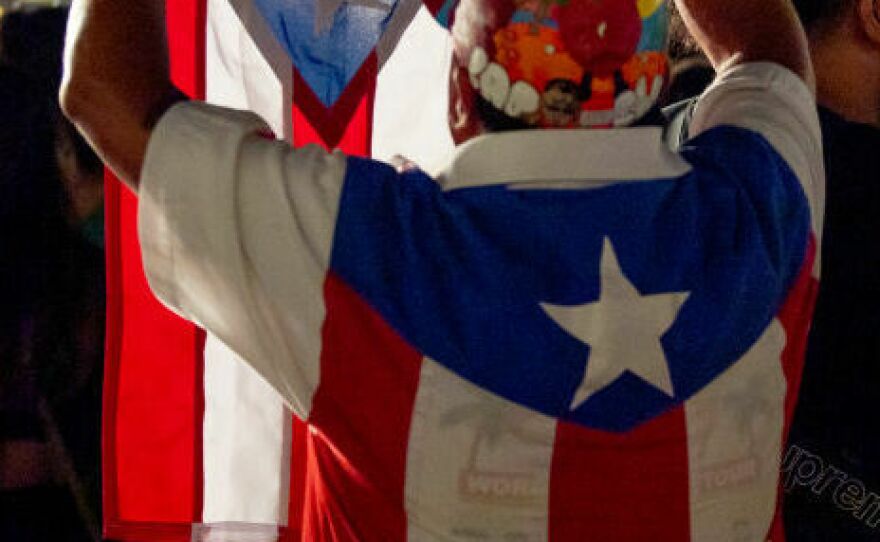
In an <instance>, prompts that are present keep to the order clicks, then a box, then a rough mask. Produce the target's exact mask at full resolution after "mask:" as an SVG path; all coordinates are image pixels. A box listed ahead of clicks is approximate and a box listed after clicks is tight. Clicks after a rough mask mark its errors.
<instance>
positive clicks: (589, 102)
mask: <svg viewBox="0 0 880 542" xmlns="http://www.w3.org/2000/svg"><path fill="white" fill-rule="evenodd" d="M435 11H436V13H435V15H436V17H437V19H438V21H439V22H440V23H441V24H443V25H444V26H447V27H448V28H449V29H450V32H451V34H452V37H453V43H454V50H453V58H452V70H451V74H450V111H449V115H450V127H451V129H452V133H453V137H454V139H455V140H456V141H457V142H461V141H464V140H466V139H468V138H470V137H473V136H475V135H478V134H480V133H482V132H486V131H500V130H511V129H529V128H608V127H621V126H630V125H633V124H637V123H638V122H639V121H641V120H642V119H643V118H645V117H646V114H648V113H649V112H651V111H653V108H654V106H655V104H656V102H657V99H658V97H659V95H660V93H661V91H662V90H663V89H664V87H665V84H666V82H667V80H668V70H669V68H668V61H667V57H666V34H667V12H666V1H665V0H447V1H446V3H445V4H443V5H442V6H439V9H437V10H435Z"/></svg>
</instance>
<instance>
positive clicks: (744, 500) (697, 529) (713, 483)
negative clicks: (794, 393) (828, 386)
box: [685, 320, 786, 542]
mask: <svg viewBox="0 0 880 542" xmlns="http://www.w3.org/2000/svg"><path fill="white" fill-rule="evenodd" d="M784 346H785V331H784V330H783V329H782V326H781V325H780V323H779V321H778V320H773V322H772V323H771V324H770V326H769V327H768V328H767V330H766V331H765V332H764V335H763V336H762V337H761V338H760V340H758V342H757V343H755V345H754V346H752V348H751V350H749V352H747V353H746V354H745V356H743V357H742V358H741V359H740V360H739V361H738V362H736V364H734V365H733V367H731V368H730V369H728V370H727V372H725V373H724V374H722V375H721V377H719V378H718V379H717V380H715V381H714V382H713V383H712V384H710V385H709V386H707V387H706V388H705V389H703V390H702V391H701V392H699V393H698V394H696V395H695V396H694V397H692V398H691V399H690V400H689V401H687V403H686V404H685V413H686V416H687V430H688V466H689V471H690V496H691V497H690V499H691V505H690V507H691V540H692V541H693V542H726V541H731V542H734V541H737V540H764V538H765V537H766V536H767V531H768V530H769V528H770V524H771V523H772V521H773V516H774V513H775V511H776V495H777V483H776V481H777V480H778V477H779V467H780V461H781V455H780V454H781V453H782V428H783V420H784V415H785V387H786V383H785V382H786V381H785V375H784V374H783V371H782V363H781V362H780V361H777V362H776V363H773V362H772V361H771V360H780V358H781V356H782V349H783V347H784ZM768 362H769V363H768Z"/></svg>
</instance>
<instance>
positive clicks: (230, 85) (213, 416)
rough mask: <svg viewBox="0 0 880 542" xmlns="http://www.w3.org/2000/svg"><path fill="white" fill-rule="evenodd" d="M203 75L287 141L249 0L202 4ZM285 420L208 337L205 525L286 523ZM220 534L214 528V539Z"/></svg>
mask: <svg viewBox="0 0 880 542" xmlns="http://www.w3.org/2000/svg"><path fill="white" fill-rule="evenodd" d="M206 71H207V73H206V94H207V101H208V102H210V103H214V104H218V105H224V106H229V107H235V108H238V109H248V110H251V111H254V112H256V113H257V114H259V115H260V116H261V117H263V119H264V120H266V122H267V123H268V124H269V125H270V126H271V127H272V129H273V130H274V131H275V133H276V135H278V136H281V137H284V138H286V139H290V138H291V136H292V129H291V109H290V108H291V101H292V71H291V65H290V60H289V59H288V57H287V54H286V52H285V51H284V49H283V48H282V47H281V45H280V44H279V43H278V42H277V41H276V40H275V38H274V37H273V36H272V34H271V32H270V31H269V28H268V26H267V25H266V24H265V22H264V20H263V18H262V17H261V15H260V14H259V13H258V12H257V11H256V9H255V7H254V5H253V3H252V2H250V1H247V0H232V1H230V0H208V32H207V44H206ZM290 420H291V414H290V411H289V410H288V409H287V408H286V407H285V406H284V403H283V401H282V399H281V397H280V396H279V395H278V394H277V393H276V392H275V391H274V390H273V389H272V388H271V387H270V386H269V385H268V384H267V383H266V382H265V381H264V380H263V379H262V378H261V377H260V376H259V375H257V373H256V372H255V371H254V370H253V369H252V368H251V367H250V366H249V365H247V364H246V363H244V362H242V361H241V360H240V359H238V357H237V356H236V355H235V354H233V353H232V352H231V351H230V350H229V349H228V348H226V347H225V345H223V344H222V343H221V342H220V341H218V340H217V339H215V338H214V337H210V336H209V337H208V340H207V344H206V347H205V421H204V427H203V431H204V433H203V434H204V508H203V521H204V522H205V523H216V522H244V523H262V524H270V525H276V524H281V525H284V524H286V522H287V503H288V495H289V487H288V485H289V480H290V476H289V472H290V423H291V422H290ZM225 531H226V529H223V528H221V527H215V529H214V537H216V536H218V533H222V532H225ZM203 534H207V533H203ZM238 534H240V533H238ZM207 539H212V537H209V538H207Z"/></svg>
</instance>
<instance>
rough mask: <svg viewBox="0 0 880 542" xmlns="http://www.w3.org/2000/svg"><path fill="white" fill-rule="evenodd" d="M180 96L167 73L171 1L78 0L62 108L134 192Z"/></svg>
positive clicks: (69, 39) (70, 31) (73, 11)
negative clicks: (151, 145) (157, 130)
mask: <svg viewBox="0 0 880 542" xmlns="http://www.w3.org/2000/svg"><path fill="white" fill-rule="evenodd" d="M179 97H180V94H179V93H178V92H177V91H176V90H175V89H174V87H173V85H172V84H171V80H170V77H169V73H168V51H167V46H166V37H165V1H164V0H138V1H136V2H122V1H119V0H74V2H73V4H72V5H71V10H70V22H69V23H68V29H67V44H66V47H65V53H64V79H63V82H62V85H61V95H60V99H61V107H62V108H63V110H64V112H65V114H66V115H67V116H68V118H70V120H71V121H72V122H73V123H74V124H75V125H76V126H77V128H79V130H80V131H81V132H82V133H83V135H84V136H85V137H86V139H87V140H88V141H89V142H90V143H91V144H92V146H93V147H94V148H95V149H96V150H97V152H98V154H99V155H100V156H101V158H102V159H103V160H104V162H105V163H107V164H108V165H109V166H110V169H112V170H113V171H114V172H115V173H116V174H117V175H118V176H119V178H120V179H122V180H123V181H124V182H125V183H126V184H127V185H128V186H129V187H130V188H131V189H132V190H134V191H137V186H138V181H139V179H138V178H139V176H140V170H141V166H142V164H143V160H144V153H145V151H146V147H147V142H148V140H149V137H150V132H151V130H152V127H153V125H154V124H155V122H156V120H158V118H159V117H160V116H161V114H162V113H163V112H164V111H165V109H167V107H168V106H169V105H170V104H171V103H173V102H174V101H176V100H178V99H179Z"/></svg>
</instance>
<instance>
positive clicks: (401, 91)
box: [103, 0, 452, 542]
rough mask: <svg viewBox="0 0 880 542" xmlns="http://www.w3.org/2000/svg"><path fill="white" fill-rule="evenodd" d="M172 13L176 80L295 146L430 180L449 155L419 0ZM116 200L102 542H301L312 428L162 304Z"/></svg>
mask: <svg viewBox="0 0 880 542" xmlns="http://www.w3.org/2000/svg"><path fill="white" fill-rule="evenodd" d="M167 9H168V34H169V49H170V53H171V68H172V77H173V79H174V82H175V84H176V85H177V86H178V87H179V88H181V89H182V90H184V91H185V92H187V93H188V94H189V95H190V96H191V97H193V98H196V99H206V100H207V101H210V102H212V103H215V104H219V105H225V106H229V107H235V108H240V109H249V110H252V111H255V112H256V113H258V114H259V115H261V116H262V117H263V118H264V119H265V120H266V121H267V122H268V123H269V125H270V126H271V127H272V129H273V131H274V132H275V135H276V136H277V137H279V138H282V139H285V140H287V141H289V142H291V143H292V144H294V146H301V145H305V144H309V143H317V144H321V145H323V146H325V147H327V148H332V147H338V148H341V149H342V150H344V151H345V152H347V153H349V154H354V155H373V156H374V157H377V158H380V159H389V158H391V156H392V155H393V154H396V153H401V154H404V155H406V156H407V157H408V158H410V159H413V160H414V161H415V162H417V163H419V164H421V165H423V166H424V167H425V168H426V169H431V167H433V166H435V165H439V164H440V163H441V160H442V158H443V157H445V156H446V155H447V154H448V152H449V151H450V150H451V148H452V141H451V139H450V138H449V136H448V135H447V134H448V131H447V130H446V129H445V123H446V94H445V93H446V84H445V77H446V74H447V72H448V62H449V55H450V52H451V46H450V44H449V41H448V37H447V35H446V33H445V31H443V30H442V29H440V27H438V26H437V25H436V23H434V21H433V20H432V18H431V16H430V15H429V14H428V13H427V11H426V10H425V9H424V8H422V7H421V4H420V2H419V1H417V0H173V1H170V0H169V1H168V2H167ZM432 11H436V9H434V8H433V6H432ZM438 134H439V137H438ZM105 198H106V206H107V285H108V307H107V309H108V314H107V322H108V324H107V346H106V359H105V366H106V374H105V391H104V429H103V431H104V436H103V446H104V466H103V476H104V503H103V506H104V534H105V536H106V537H107V538H111V539H113V540H120V541H150V542H165V541H169V542H171V541H190V540H234V541H257V540H259V541H263V540H273V541H274V540H282V541H298V540H300V539H301V535H300V530H299V528H300V525H301V523H302V517H301V515H302V513H301V506H302V502H303V498H304V496H303V492H304V490H305V480H304V472H305V465H304V463H303V461H304V459H303V458H304V456H305V454H304V448H303V447H304V446H305V439H304V438H303V437H304V431H305V426H304V425H303V424H301V423H300V422H298V421H296V420H295V418H294V417H293V416H292V414H291V413H290V412H289V410H287V409H286V407H285V406H284V404H283V403H282V401H281V399H280V398H279V397H278V396H277V394H276V393H275V392H274V391H273V390H272V389H271V388H269V387H268V386H267V385H266V384H265V383H264V382H263V381H262V380H261V379H260V378H259V377H257V376H256V374H255V373H254V372H253V371H252V370H251V369H250V368H249V367H248V366H247V365H245V364H244V363H242V362H240V361H239V360H237V359H236V358H235V356H234V354H232V353H231V352H230V351H229V350H228V349H226V348H225V347H224V346H223V345H222V344H221V343H220V342H219V341H217V340H215V339H213V338H212V337H210V336H207V337H206V336H205V334H204V333H203V332H202V331H201V330H199V329H197V328H195V327H194V326H192V325H191V324H189V323H187V322H185V321H183V320H181V319H180V318H178V317H177V316H175V315H173V314H172V313H170V312H169V311H168V310H166V309H165V308H164V307H162V306H161V305H160V304H159V302H158V301H157V300H155V298H154V297H153V296H152V294H151V292H150V290H149V287H148V286H147V283H146V280H145V278H144V275H143V271H142V263H141V257H140V251H139V247H138V242H137V230H136V206H137V204H136V200H135V198H134V197H133V196H132V195H131V194H130V193H128V192H127V191H126V190H125V189H123V188H121V185H120V184H119V183H118V182H117V181H116V180H115V179H114V178H112V175H110V174H109V173H108V179H107V184H106V192H105Z"/></svg>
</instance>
